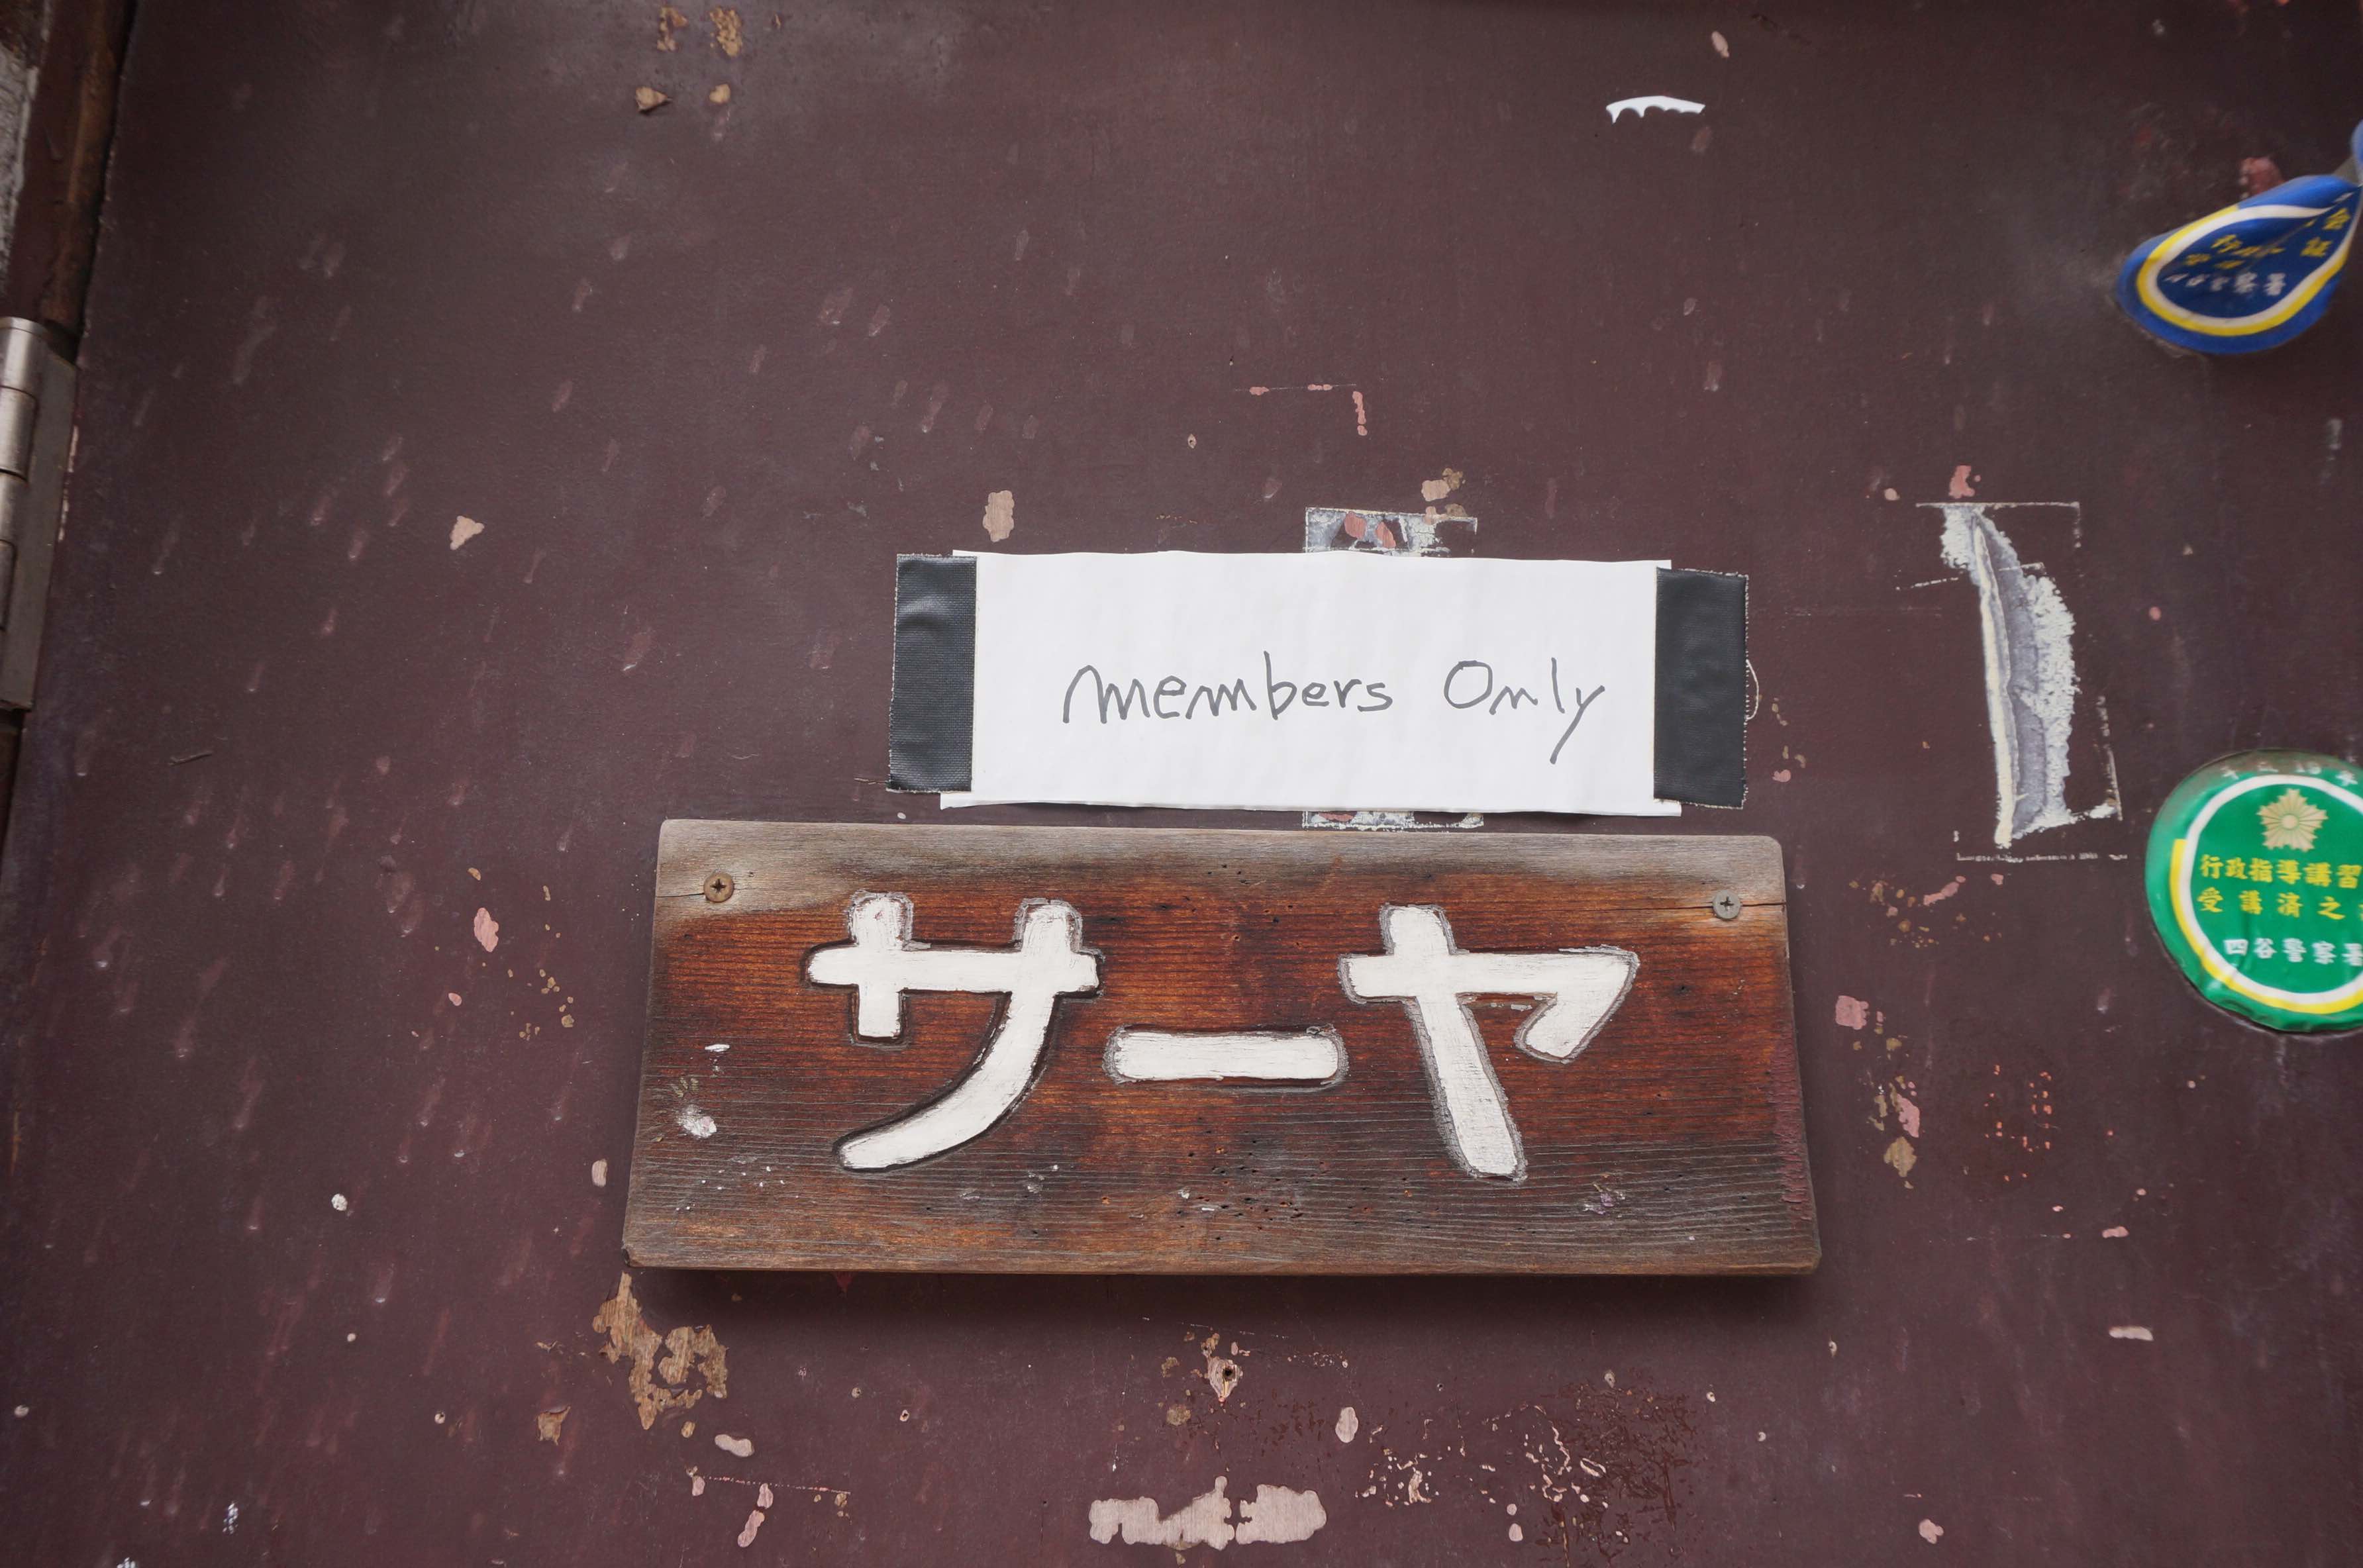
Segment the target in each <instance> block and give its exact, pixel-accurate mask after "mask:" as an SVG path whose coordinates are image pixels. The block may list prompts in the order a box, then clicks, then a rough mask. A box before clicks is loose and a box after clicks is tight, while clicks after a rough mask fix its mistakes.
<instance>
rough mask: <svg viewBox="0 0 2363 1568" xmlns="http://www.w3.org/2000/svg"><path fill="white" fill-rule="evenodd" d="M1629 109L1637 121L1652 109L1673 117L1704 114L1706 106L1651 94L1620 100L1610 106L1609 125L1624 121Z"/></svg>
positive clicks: (1687, 100) (1684, 99) (1686, 99)
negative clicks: (1626, 111) (1620, 120)
mask: <svg viewBox="0 0 2363 1568" xmlns="http://www.w3.org/2000/svg"><path fill="white" fill-rule="evenodd" d="M1627 109H1630V110H1632V111H1633V116H1634V117H1635V118H1636V119H1639V118H1643V117H1645V116H1647V114H1648V112H1649V111H1650V110H1651V109H1663V110H1665V111H1666V112H1667V113H1668V114H1671V115H1696V114H1703V113H1704V112H1705V110H1706V105H1704V104H1695V103H1692V101H1691V100H1690V99H1688V98H1669V97H1667V96H1666V95H1665V94H1663V93H1651V94H1647V95H1646V96H1643V97H1639V98H1619V99H1617V100H1616V101H1615V102H1614V103H1613V104H1611V105H1608V119H1609V123H1610V124H1612V125H1613V124H1614V123H1615V122H1616V121H1617V120H1619V119H1622V118H1623V117H1624V116H1625V110H1627Z"/></svg>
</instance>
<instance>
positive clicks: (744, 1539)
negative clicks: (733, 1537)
mask: <svg viewBox="0 0 2363 1568" xmlns="http://www.w3.org/2000/svg"><path fill="white" fill-rule="evenodd" d="M762 1528H763V1510H762V1509H760V1508H749V1509H748V1510H747V1528H746V1529H742V1530H740V1531H739V1532H738V1545H739V1547H740V1549H741V1550H742V1551H743V1550H744V1549H745V1548H747V1547H749V1546H752V1545H754V1544H755V1532H756V1531H757V1530H759V1529H762Z"/></svg>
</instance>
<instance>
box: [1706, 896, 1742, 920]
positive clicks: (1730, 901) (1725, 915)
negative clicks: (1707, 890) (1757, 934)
mask: <svg viewBox="0 0 2363 1568" xmlns="http://www.w3.org/2000/svg"><path fill="white" fill-rule="evenodd" d="M1707 907H1708V908H1709V909H1711V910H1713V911H1714V918H1715V919H1717V920H1737V919H1738V918H1739V895H1738V894H1737V893H1717V894H1716V895H1715V896H1714V900H1712V901H1711V902H1710V903H1709V904H1708V905H1707Z"/></svg>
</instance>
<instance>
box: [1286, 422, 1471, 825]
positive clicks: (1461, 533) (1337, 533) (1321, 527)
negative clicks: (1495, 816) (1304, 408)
mask: <svg viewBox="0 0 2363 1568" xmlns="http://www.w3.org/2000/svg"><path fill="white" fill-rule="evenodd" d="M1361 396H1362V394H1361V393H1360V392H1356V393H1355V394H1354V399H1355V408H1356V410H1357V412H1358V414H1359V409H1360V407H1361ZM1446 472H1447V473H1448V475H1450V478H1451V482H1450V483H1449V484H1447V485H1446V486H1445V487H1444V493H1446V494H1449V493H1450V492H1451V491H1452V490H1454V489H1456V488H1458V486H1459V482H1460V476H1459V474H1458V473H1457V472H1455V471H1453V470H1451V469H1447V470H1446ZM1430 482H1431V483H1434V482H1437V481H1433V480H1431V481H1430ZM1422 493H1423V494H1425V493H1426V492H1425V491H1422ZM1476 532H1477V519H1475V518H1474V517H1471V516H1470V515H1468V514H1467V513H1463V512H1462V511H1461V510H1460V509H1459V507H1458V506H1455V507H1452V508H1450V509H1448V510H1442V511H1439V510H1438V509H1437V508H1436V507H1434V506H1431V507H1429V508H1428V509H1427V510H1426V511H1425V512H1361V511H1356V510H1355V509H1353V508H1351V507H1346V506H1308V507H1306V508H1305V509H1304V547H1305V548H1306V549H1307V550H1309V551H1319V550H1370V551H1373V552H1375V553H1377V554H1380V555H1390V556H1449V555H1451V554H1453V553H1454V549H1453V547H1454V545H1455V544H1458V545H1459V548H1460V551H1461V552H1462V553H1464V554H1465V553H1467V551H1468V549H1469V547H1470V541H1471V539H1472V538H1473V536H1475V534H1476ZM1302 820H1303V823H1304V826H1306V827H1309V828H1346V829H1349V830H1351V831H1353V832H1357V833H1434V832H1437V831H1440V830H1444V829H1448V828H1481V827H1483V826H1484V825H1485V819H1484V817H1483V816H1481V815H1480V814H1479V813H1477V812H1462V813H1459V814H1457V815H1456V814H1453V813H1449V812H1370V811H1362V812H1305V813H1304V817H1303V819H1302Z"/></svg>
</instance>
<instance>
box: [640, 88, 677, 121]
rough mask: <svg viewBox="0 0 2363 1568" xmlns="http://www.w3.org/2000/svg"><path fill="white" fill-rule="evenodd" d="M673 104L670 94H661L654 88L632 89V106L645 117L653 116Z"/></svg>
mask: <svg viewBox="0 0 2363 1568" xmlns="http://www.w3.org/2000/svg"><path fill="white" fill-rule="evenodd" d="M671 102H672V99H671V96H670V95H669V94H663V93H660V92H658V91H657V90H656V89H655V88H653V87H635V88H633V89H632V104H633V105H634V106H635V107H636V108H638V110H639V111H640V113H642V114H644V115H652V114H654V113H656V112H657V111H658V110H659V109H661V108H663V107H664V106H665V105H667V104H670V103H671Z"/></svg>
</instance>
